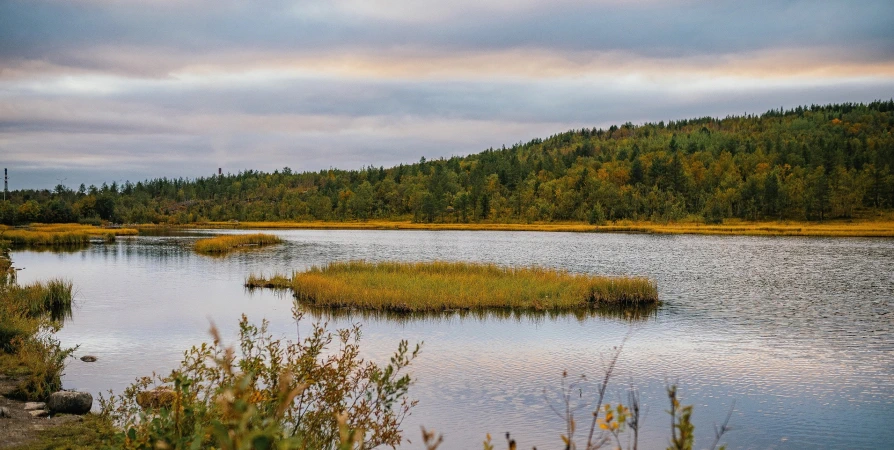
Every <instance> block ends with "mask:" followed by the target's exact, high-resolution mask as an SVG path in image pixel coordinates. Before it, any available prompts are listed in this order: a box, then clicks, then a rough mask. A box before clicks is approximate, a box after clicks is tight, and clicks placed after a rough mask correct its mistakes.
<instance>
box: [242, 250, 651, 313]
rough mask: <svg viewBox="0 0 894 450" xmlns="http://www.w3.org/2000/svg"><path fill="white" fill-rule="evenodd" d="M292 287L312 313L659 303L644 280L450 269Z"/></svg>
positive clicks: (345, 266)
mask: <svg viewBox="0 0 894 450" xmlns="http://www.w3.org/2000/svg"><path fill="white" fill-rule="evenodd" d="M250 278H251V277H250ZM284 278H285V277H283V276H276V277H273V278H271V279H269V280H264V279H259V278H258V277H255V278H252V279H250V280H249V281H248V282H247V283H246V284H247V285H248V284H249V282H250V284H252V285H257V286H261V285H263V284H265V283H268V282H269V284H272V285H277V286H278V287H283V286H284ZM272 280H277V281H272ZM290 287H291V289H292V292H293V293H294V294H295V297H296V298H297V299H298V301H299V302H301V303H302V304H305V305H313V306H317V307H321V306H322V307H353V308H358V309H366V310H383V311H397V312H424V311H450V310H477V309H496V308H505V309H511V310H532V311H550V310H560V311H567V310H574V309H581V308H595V307H606V306H638V305H655V304H657V303H658V289H657V286H656V284H655V283H654V282H653V281H651V280H649V279H647V278H643V277H602V276H590V275H581V274H572V273H569V272H566V271H561V270H552V269H545V268H539V267H524V268H505V267H500V266H497V265H495V264H475V263H465V262H443V261H438V262H424V263H423V262H420V263H405V262H380V263H370V262H366V261H348V262H332V263H329V264H327V265H325V266H323V267H317V266H314V267H312V268H311V269H310V270H308V271H306V272H301V273H296V274H294V275H293V276H292V279H291V286H290Z"/></svg>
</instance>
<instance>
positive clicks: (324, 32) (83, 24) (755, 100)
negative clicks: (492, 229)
mask: <svg viewBox="0 0 894 450" xmlns="http://www.w3.org/2000/svg"><path fill="white" fill-rule="evenodd" d="M891 97H894V2H891V1H890V0H879V1H872V0H864V1H860V2H848V1H824V0H809V1H783V0H780V1H766V2H743V1H741V0H737V1H727V0H712V1H686V0H679V1H678V0H664V1H657V0H654V1H652V0H640V1H635V0H627V1H607V0H605V1H602V0H596V1H583V0H495V1H494V0H449V1H448V0H437V1H429V0H407V1H404V0H329V1H319V2H318V1H305V0H298V1H294V0H293V1H286V0H129V1H126V0H0V164H2V166H3V167H8V168H9V169H10V188H11V189H16V188H51V187H52V186H54V185H56V184H58V183H59V182H60V181H61V182H62V183H63V184H66V185H69V186H73V187H76V186H77V185H78V184H80V183H82V182H84V183H87V184H88V185H89V184H91V183H95V184H99V183H101V182H103V181H108V182H111V181H123V180H131V181H137V180H142V179H145V178H154V177H162V176H166V177H179V176H185V177H196V176H203V175H209V174H212V173H214V172H216V170H217V168H218V167H222V168H223V169H224V171H225V172H238V171H240V170H244V169H258V170H265V171H271V170H274V169H277V168H282V167H285V166H288V167H291V168H292V169H294V170H319V169H325V168H329V167H338V168H346V169H355V168H360V167H363V166H367V165H374V166H380V165H384V166H386V167H387V166H390V165H394V164H397V163H401V162H404V163H408V162H415V161H418V160H419V158H420V157H421V156H425V157H426V158H438V157H442V156H443V157H449V156H451V155H464V154H469V153H474V152H478V151H481V150H483V149H485V148H487V147H490V146H494V147H498V146H500V145H503V144H507V145H511V144H512V143H515V142H519V141H527V140H529V139H531V138H534V137H546V136H549V135H551V134H554V133H556V132H561V131H564V130H567V129H570V128H580V127H593V126H596V127H607V126H609V125H611V124H620V123H624V122H627V121H631V122H634V123H642V122H646V121H659V120H671V119H679V118H688V117H695V116H705V115H711V116H720V117H722V116H726V115H729V114H742V113H745V112H748V113H760V112H764V111H766V110H768V109H771V108H779V107H786V108H788V107H793V106H797V105H799V104H811V103H829V102H848V101H851V102H868V101H872V100H875V99H889V98H891Z"/></svg>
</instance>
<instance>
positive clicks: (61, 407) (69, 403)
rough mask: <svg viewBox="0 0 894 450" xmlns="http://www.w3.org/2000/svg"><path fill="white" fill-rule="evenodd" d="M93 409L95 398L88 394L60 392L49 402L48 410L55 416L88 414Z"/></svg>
mask: <svg viewBox="0 0 894 450" xmlns="http://www.w3.org/2000/svg"><path fill="white" fill-rule="evenodd" d="M91 407H93V396H92V395H90V393H88V392H75V391H59V392H54V393H52V394H50V398H49V399H48V400H47V409H49V410H50V412H51V413H53V414H59V413H63V414H87V413H88V412H90V408H91Z"/></svg>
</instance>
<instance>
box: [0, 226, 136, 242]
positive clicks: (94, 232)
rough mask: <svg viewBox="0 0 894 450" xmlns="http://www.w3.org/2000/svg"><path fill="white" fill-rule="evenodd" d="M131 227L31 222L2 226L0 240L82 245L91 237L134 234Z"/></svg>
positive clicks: (105, 239) (99, 237) (104, 239)
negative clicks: (14, 225) (18, 226)
mask: <svg viewBox="0 0 894 450" xmlns="http://www.w3.org/2000/svg"><path fill="white" fill-rule="evenodd" d="M137 234H139V231H137V230H135V229H133V228H102V227H97V226H93V225H82V224H39V223H35V224H31V225H29V226H28V227H26V228H10V227H4V228H2V229H0V240H7V241H9V242H10V243H11V244H12V245H16V246H62V247H65V246H84V245H87V244H89V243H90V241H91V240H93V239H99V240H102V241H105V242H114V241H115V238H116V236H134V235H137Z"/></svg>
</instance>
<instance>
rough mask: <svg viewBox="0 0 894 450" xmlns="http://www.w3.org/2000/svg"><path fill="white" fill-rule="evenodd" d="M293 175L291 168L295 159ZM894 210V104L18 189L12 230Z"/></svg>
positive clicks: (715, 217) (809, 217) (12, 200)
mask: <svg viewBox="0 0 894 450" xmlns="http://www.w3.org/2000/svg"><path fill="white" fill-rule="evenodd" d="M283 163H284V165H288V161H283ZM892 208H894V100H887V101H875V102H872V103H869V104H862V103H845V104H832V105H812V106H809V107H808V106H802V107H797V108H795V109H790V110H782V109H780V110H770V111H768V112H766V113H764V114H760V115H750V114H749V115H742V116H728V117H726V118H723V119H719V118H713V117H702V118H695V119H688V120H678V121H671V122H667V123H665V122H663V121H662V122H658V123H645V124H642V125H634V124H632V123H629V122H628V123H625V124H623V125H620V126H615V125H613V126H611V127H609V128H608V129H602V128H599V129H595V128H593V129H588V128H584V129H579V130H570V131H566V132H563V133H559V134H556V135H553V136H550V137H548V138H546V139H534V140H532V141H530V142H527V143H518V144H515V145H512V146H511V147H505V146H504V147H502V148H498V149H494V148H490V149H487V150H484V151H483V152H481V153H477V154H473V155H468V156H453V157H450V158H446V159H445V158H442V159H437V160H426V159H425V158H422V159H420V160H419V162H417V163H414V164H401V165H398V166H396V167H391V168H384V167H378V168H376V167H372V166H371V167H366V168H362V169H359V170H334V169H333V170H322V171H319V172H300V173H299V172H295V171H293V170H291V169H289V168H288V167H285V168H283V169H281V170H276V171H274V172H272V173H265V172H259V171H255V170H244V171H242V172H239V173H236V174H223V175H220V176H209V177H200V178H195V179H183V178H178V179H169V178H156V179H151V180H144V181H138V182H136V183H132V182H130V181H128V182H126V183H124V184H117V183H112V184H105V183H104V184H103V185H102V186H99V187H97V186H89V187H87V186H84V185H83V184H81V185H80V187H79V188H78V189H77V190H73V189H71V188H69V187H66V186H63V185H61V184H60V185H58V186H56V187H55V188H54V189H52V190H50V189H43V190H14V191H10V192H9V193H8V195H7V199H6V200H4V201H2V203H0V223H3V224H7V225H17V224H23V223H30V222H44V223H62V222H81V223H94V224H96V223H100V222H111V223H170V224H182V223H193V222H202V221H228V220H238V221H314V220H325V221H358V220H360V221H362V220H370V219H377V220H412V221H415V222H424V223H535V222H537V223H544V222H586V223H592V224H601V223H605V222H608V221H616V220H625V219H626V220H635V221H645V220H647V221H655V222H672V221H682V220H688V221H702V222H706V223H720V222H722V221H723V220H724V219H728V218H737V219H744V220H796V221H805V220H806V221H822V220H829V219H840V218H845V219H846V218H860V217H867V216H870V215H872V214H873V213H876V212H880V211H890V210H891V209H892Z"/></svg>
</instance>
